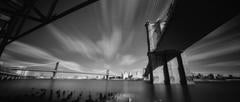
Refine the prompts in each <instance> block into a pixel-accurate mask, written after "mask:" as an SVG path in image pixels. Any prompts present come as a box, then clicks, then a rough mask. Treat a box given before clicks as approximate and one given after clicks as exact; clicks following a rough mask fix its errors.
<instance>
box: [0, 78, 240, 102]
mask: <svg viewBox="0 0 240 102" xmlns="http://www.w3.org/2000/svg"><path fill="white" fill-rule="evenodd" d="M33 88H35V89H41V88H44V89H47V90H50V89H52V90H59V89H60V90H68V91H73V92H75V93H80V92H83V93H85V94H86V95H89V94H92V95H93V96H94V95H95V94H96V93H105V92H118V93H120V94H121V95H122V96H126V97H131V100H132V102H236V100H240V99H239V96H240V83H239V82H228V83H223V82H218V83H199V84H195V85H188V86H181V85H177V84H175V85H171V86H165V85H163V84H155V85H150V84H149V83H147V82H144V81H123V80H110V81H106V80H12V81H0V92H1V93H0V96H1V97H9V96H16V95H23V94H26V93H29V92H30V91H31V90H32V89H33ZM84 102H85V101H84Z"/></svg>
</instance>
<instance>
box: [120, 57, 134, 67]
mask: <svg viewBox="0 0 240 102" xmlns="http://www.w3.org/2000/svg"><path fill="white" fill-rule="evenodd" d="M136 61H137V59H136V58H135V57H133V56H132V55H125V56H123V57H122V59H121V61H120V63H119V65H131V64H134V63H135V62H136Z"/></svg>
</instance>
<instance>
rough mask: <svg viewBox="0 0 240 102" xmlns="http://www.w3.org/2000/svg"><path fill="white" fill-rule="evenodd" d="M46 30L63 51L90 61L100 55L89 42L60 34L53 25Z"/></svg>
mask: <svg viewBox="0 0 240 102" xmlns="http://www.w3.org/2000/svg"><path fill="white" fill-rule="evenodd" d="M47 28H48V29H49V30H50V31H51V34H53V35H54V36H55V37H56V38H57V40H58V41H60V43H61V45H62V46H63V47H64V48H65V50H69V51H72V52H78V53H80V54H82V55H84V56H86V57H88V58H90V59H95V57H96V54H97V53H101V50H100V49H99V48H98V47H97V46H96V44H94V43H93V42H92V41H91V40H89V39H87V38H84V40H80V39H77V38H76V37H71V36H69V35H67V34H65V33H64V32H61V31H60V30H59V29H58V28H56V27H55V26H54V25H51V24H50V25H48V26H47Z"/></svg>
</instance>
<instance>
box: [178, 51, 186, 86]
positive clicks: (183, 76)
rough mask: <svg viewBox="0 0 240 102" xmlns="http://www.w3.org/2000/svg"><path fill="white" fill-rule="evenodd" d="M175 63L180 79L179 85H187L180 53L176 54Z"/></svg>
mask: <svg viewBox="0 0 240 102" xmlns="http://www.w3.org/2000/svg"><path fill="white" fill-rule="evenodd" d="M177 62H178V72H179V77H180V83H181V84H182V85H187V80H186V76H185V71H184V67H183V61H182V56H181V53H178V54H177Z"/></svg>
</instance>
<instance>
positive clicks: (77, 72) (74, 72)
mask: <svg viewBox="0 0 240 102" xmlns="http://www.w3.org/2000/svg"><path fill="white" fill-rule="evenodd" d="M10 69H11V70H21V71H33V72H54V73H72V74H90V75H107V74H102V73H90V72H79V71H58V70H41V69H23V68H10ZM109 76H116V75H111V74H109Z"/></svg>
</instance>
